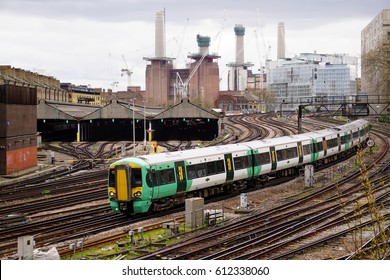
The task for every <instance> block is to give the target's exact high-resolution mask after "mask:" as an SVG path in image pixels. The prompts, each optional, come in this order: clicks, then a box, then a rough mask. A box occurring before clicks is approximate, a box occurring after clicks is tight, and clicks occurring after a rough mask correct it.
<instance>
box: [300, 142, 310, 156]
mask: <svg viewBox="0 0 390 280" xmlns="http://www.w3.org/2000/svg"><path fill="white" fill-rule="evenodd" d="M302 148H303V155H310V154H311V153H312V151H311V144H308V145H303V146H302Z"/></svg>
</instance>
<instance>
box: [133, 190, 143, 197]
mask: <svg viewBox="0 0 390 280" xmlns="http://www.w3.org/2000/svg"><path fill="white" fill-rule="evenodd" d="M141 195H142V192H140V191H137V192H135V193H134V197H140V196H141Z"/></svg>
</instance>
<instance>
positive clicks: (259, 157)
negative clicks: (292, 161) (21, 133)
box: [255, 152, 271, 165]
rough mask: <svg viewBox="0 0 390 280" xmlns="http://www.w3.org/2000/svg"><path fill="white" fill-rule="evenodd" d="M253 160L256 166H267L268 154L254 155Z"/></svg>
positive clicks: (268, 161)
mask: <svg viewBox="0 0 390 280" xmlns="http://www.w3.org/2000/svg"><path fill="white" fill-rule="evenodd" d="M255 159H256V163H257V164H258V165H264V164H268V163H270V162H271V160H270V157H269V152H265V153H261V154H256V155H255Z"/></svg>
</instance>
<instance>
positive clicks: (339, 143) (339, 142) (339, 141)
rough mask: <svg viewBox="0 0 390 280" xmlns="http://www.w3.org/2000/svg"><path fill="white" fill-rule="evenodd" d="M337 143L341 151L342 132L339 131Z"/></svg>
mask: <svg viewBox="0 0 390 280" xmlns="http://www.w3.org/2000/svg"><path fill="white" fill-rule="evenodd" d="M337 145H338V146H339V152H340V151H341V139H340V134H339V133H337Z"/></svg>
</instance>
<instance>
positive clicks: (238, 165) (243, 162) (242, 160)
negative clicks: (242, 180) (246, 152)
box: [234, 156, 251, 170]
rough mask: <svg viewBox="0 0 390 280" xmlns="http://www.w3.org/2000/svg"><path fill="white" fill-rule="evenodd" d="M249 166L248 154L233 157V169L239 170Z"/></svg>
mask: <svg viewBox="0 0 390 280" xmlns="http://www.w3.org/2000/svg"><path fill="white" fill-rule="evenodd" d="M250 166H251V163H250V161H249V157H248V156H242V157H236V158H234V169H235V170H240V169H245V168H248V167H250Z"/></svg>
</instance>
